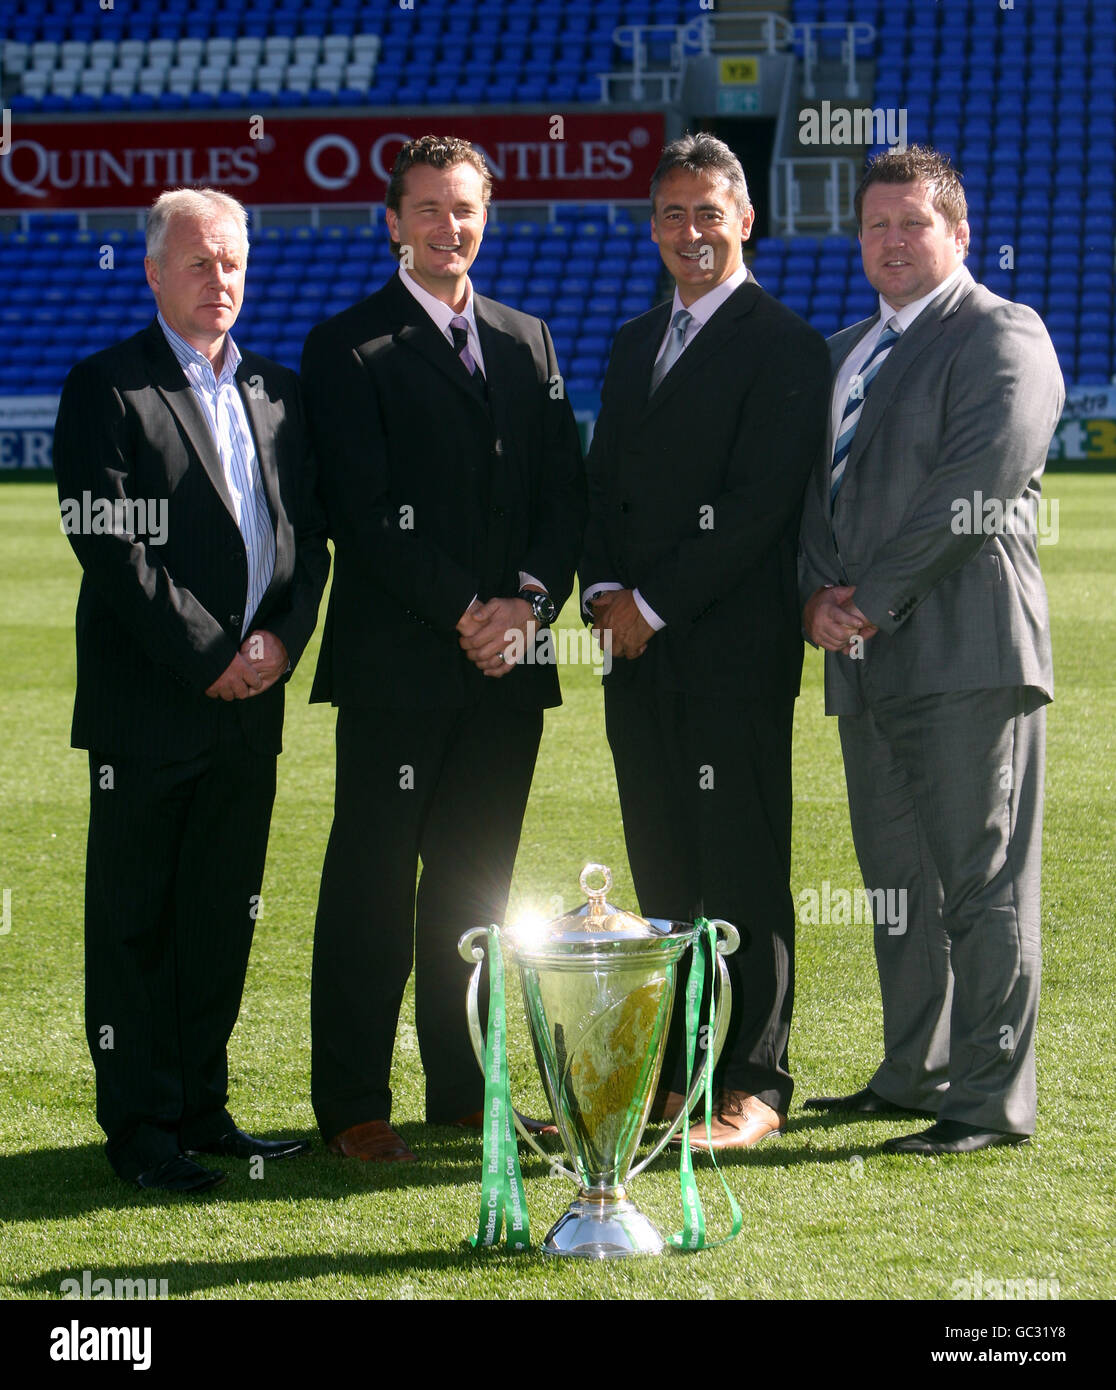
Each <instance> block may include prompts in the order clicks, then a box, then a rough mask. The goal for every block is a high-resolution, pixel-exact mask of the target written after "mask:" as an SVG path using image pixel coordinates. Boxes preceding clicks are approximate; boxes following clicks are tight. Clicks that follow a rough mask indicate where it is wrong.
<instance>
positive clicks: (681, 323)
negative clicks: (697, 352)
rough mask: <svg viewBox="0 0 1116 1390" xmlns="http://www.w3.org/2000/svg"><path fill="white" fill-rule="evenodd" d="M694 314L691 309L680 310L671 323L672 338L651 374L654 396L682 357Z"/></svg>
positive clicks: (669, 339) (668, 340)
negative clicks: (687, 331)
mask: <svg viewBox="0 0 1116 1390" xmlns="http://www.w3.org/2000/svg"><path fill="white" fill-rule="evenodd" d="M693 318H694V316H693V314H691V313H690V311H689V309H679V310H678V312H677V313H676V314H675V316H674V318H672V319H671V321H670V337H669V338H668V339H667V345H666V347H665V348H664V349H663V355H662V356H661V357H660V358H659V360H658V361H657V362H656V363H655V367H654V370H653V371H652V373H651V394H652V395H654V394H655V392H656V391H657V390H658V389H659V385H660V383H661V382H662V379H663V377H665V376H666V374H667V372H669V371H670V369H671V367H673V366H674V364H675V362H677V361H678V359H679V358H680V357H681V356H682V349H683V348H684V347H685V346H686V329H687V328H689V326H690V324H691V323H692V322H693Z"/></svg>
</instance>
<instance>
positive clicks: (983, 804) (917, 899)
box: [838, 687, 1046, 1134]
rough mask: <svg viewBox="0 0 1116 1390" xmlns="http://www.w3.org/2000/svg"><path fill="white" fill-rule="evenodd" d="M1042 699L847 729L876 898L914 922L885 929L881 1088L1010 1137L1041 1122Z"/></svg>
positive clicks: (857, 832) (856, 721)
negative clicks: (1037, 1043) (1037, 1038)
mask: <svg viewBox="0 0 1116 1390" xmlns="http://www.w3.org/2000/svg"><path fill="white" fill-rule="evenodd" d="M1042 698H1043V697H1042V696H1041V695H1040V694H1039V693H1038V692H1036V691H1032V690H1030V689H1029V688H1026V687H1020V688H1014V687H1009V688H1005V689H993V690H968V691H960V692H953V693H948V694H941V695H928V696H923V697H920V698H905V697H901V696H889V697H886V698H876V699H873V700H872V701H871V705H870V708H869V709H868V710H866V711H865V712H864V713H862V714H859V715H842V716H841V717H840V719H839V721H838V722H839V728H840V734H841V749H842V753H843V754H844V760H845V776H846V780H847V783H848V794H849V814H850V818H851V821H852V833H853V842H854V844H855V846H856V853H857V858H858V860H859V862H860V869H861V873H862V874H863V876H864V883H865V886H866V887H867V888H868V889H869V890H878V889H883V890H885V894H886V892H887V890H892V892H893V897H892V899H891V902H892V905H893V906H898V907H899V908H901V909H902V910H901V911H898V912H892V913H891V918H892V920H891V921H885V920H881V917H880V915H879V914H878V913H877V916H876V923H877V925H876V926H875V929H874V931H875V947H876V963H877V967H878V970H879V976H880V991H881V994H882V996H883V1025H884V1060H883V1062H882V1063H881V1065H880V1067H879V1069H878V1070H877V1071H876V1073H875V1075H874V1076H873V1077H872V1079H871V1081H870V1083H869V1084H870V1085H871V1087H872V1089H873V1090H874V1091H876V1092H878V1093H879V1094H880V1095H881V1096H883V1097H884V1098H885V1099H887V1100H891V1101H894V1102H896V1103H897V1104H899V1105H905V1106H909V1107H910V1108H912V1109H918V1110H927V1111H932V1112H937V1114H938V1116H939V1118H941V1119H951V1120H961V1121H964V1122H965V1123H967V1124H975V1125H978V1126H980V1127H981V1128H983V1129H994V1130H1000V1131H1002V1132H1004V1133H1011V1134H1030V1133H1031V1132H1032V1131H1033V1130H1034V1125H1035V1054H1034V1032H1035V1021H1036V1017H1037V1012H1038V994H1039V979H1040V974H1041V951H1040V944H1039V913H1040V901H1039V899H1040V886H1041V862H1042V788H1043V765H1044V753H1045V731H1046V711H1045V707H1044V706H1043V704H1042V703H1041V701H1042ZM875 901H876V902H877V903H883V902H884V901H885V897H883V896H879V897H877V898H876V899H875ZM894 919H898V920H894Z"/></svg>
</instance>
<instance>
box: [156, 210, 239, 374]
mask: <svg viewBox="0 0 1116 1390" xmlns="http://www.w3.org/2000/svg"><path fill="white" fill-rule="evenodd" d="M247 261H248V251H247V248H246V247H245V245H244V238H243V236H242V235H241V231H240V227H239V226H238V225H237V223H236V222H235V221H233V219H232V218H231V217H227V216H222V215H221V214H220V213H216V214H214V215H212V216H202V217H190V216H186V215H184V214H179V216H177V217H172V218H171V220H170V223H169V224H168V226H167V235H166V240H165V241H164V242H163V251H162V254H161V255H160V257H159V259H158V261H153V260H152V259H151V257H150V256H148V257H147V258H146V259H145V260H144V263H143V265H144V269H145V270H146V271H147V283H148V284H149V285H150V286H151V292H152V294H153V295H154V296H155V300H156V303H157V304H158V305H159V309H160V311H161V313H162V315H163V317H164V318H165V319H166V321H167V322H168V323H169V324H170V326H171V327H172V328H173V329H174V331H175V332H176V333H178V334H180V335H181V336H182V337H183V338H185V339H186V341H187V342H188V343H189V344H190V345H191V347H195V348H197V349H198V351H199V352H204V351H206V350H207V349H208V348H210V347H211V346H212V345H213V343H215V342H216V341H217V340H218V339H220V338H222V337H223V336H224V334H226V333H227V332H228V331H229V329H230V328H231V327H232V326H233V324H234V323H235V322H236V316H237V314H239V313H240V305H241V301H242V300H243V298H244V270H245V266H246V265H247Z"/></svg>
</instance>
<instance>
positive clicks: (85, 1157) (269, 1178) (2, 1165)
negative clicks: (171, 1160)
mask: <svg viewBox="0 0 1116 1390" xmlns="http://www.w3.org/2000/svg"><path fill="white" fill-rule="evenodd" d="M398 1132H399V1133H400V1134H401V1135H402V1136H403V1138H404V1139H406V1140H407V1142H408V1144H409V1145H410V1146H411V1148H412V1149H413V1150H414V1151H415V1152H416V1153H417V1154H418V1162H417V1163H364V1162H362V1161H361V1160H359V1159H352V1158H338V1157H336V1156H335V1155H333V1154H331V1153H329V1152H328V1151H327V1150H326V1148H325V1146H324V1145H323V1144H322V1143H320V1141H318V1140H317V1139H315V1141H314V1148H313V1149H312V1150H311V1152H310V1153H309V1154H307V1155H305V1156H304V1157H299V1158H291V1159H283V1160H273V1161H272V1162H270V1163H265V1164H264V1165H263V1171H262V1175H261V1176H260V1177H258V1178H252V1177H251V1169H252V1165H251V1164H250V1163H248V1162H246V1161H245V1160H243V1159H240V1160H238V1159H218V1158H216V1157H213V1156H207V1155H202V1156H200V1159H199V1161H200V1162H202V1163H203V1164H204V1165H205V1166H206V1167H209V1168H220V1169H221V1170H222V1171H223V1172H224V1173H226V1174H227V1175H228V1181H227V1182H225V1183H223V1184H222V1185H221V1186H220V1187H217V1188H213V1189H211V1190H210V1191H209V1192H204V1193H201V1194H200V1195H199V1196H188V1195H187V1196H181V1195H176V1194H174V1193H169V1192H146V1191H140V1190H139V1189H138V1188H134V1187H132V1186H131V1185H130V1184H128V1183H125V1182H122V1181H121V1180H120V1179H119V1178H117V1177H116V1176H115V1175H114V1173H113V1172H112V1169H111V1168H110V1167H109V1164H108V1160H107V1159H106V1158H105V1154H104V1150H103V1149H102V1148H101V1147H100V1146H99V1145H96V1144H83V1145H80V1146H78V1147H74V1148H65V1149H33V1150H28V1151H25V1152H23V1153H16V1154H2V1155H0V1218H2V1219H3V1220H5V1221H10V1222H19V1221H42V1220H60V1219H64V1218H66V1217H71V1216H79V1215H82V1214H86V1213H90V1212H93V1211H100V1210H107V1211H114V1210H116V1211H127V1210H130V1209H132V1208H136V1207H160V1206H163V1207H169V1208H182V1207H183V1206H184V1205H186V1206H193V1205H196V1204H198V1203H202V1202H258V1201H260V1200H261V1199H262V1200H265V1201H269V1200H270V1201H284V1202H289V1201H291V1200H293V1199H298V1198H300V1197H306V1198H313V1199H314V1200H315V1201H322V1200H326V1201H329V1200H334V1199H344V1198H347V1197H351V1196H352V1195H353V1194H354V1193H362V1192H392V1191H405V1190H408V1189H411V1188H432V1187H460V1186H462V1185H466V1184H469V1183H478V1184H479V1181H480V1173H481V1141H480V1136H479V1135H477V1136H475V1137H474V1136H472V1135H468V1136H466V1135H460V1134H455V1133H454V1132H453V1131H449V1130H447V1129H446V1128H444V1127H441V1126H433V1125H430V1126H427V1125H418V1124H416V1125H407V1124H403V1125H400V1126H399V1127H398ZM451 1135H452V1137H449V1136H451ZM260 1137H261V1138H276V1139H278V1138H282V1137H286V1136H282V1135H279V1134H264V1135H261V1136H260ZM522 1152H523V1151H522V1150H521V1153H522ZM555 1152H556V1156H558V1153H557V1150H556V1151H555ZM523 1157H524V1168H525V1171H526V1167H527V1164H526V1155H525V1154H524V1156H523ZM532 1162H535V1163H537V1164H538V1167H539V1169H540V1171H541V1172H545V1169H544V1168H543V1165H542V1160H541V1159H534V1158H533V1157H532Z"/></svg>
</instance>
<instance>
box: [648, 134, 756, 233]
mask: <svg viewBox="0 0 1116 1390" xmlns="http://www.w3.org/2000/svg"><path fill="white" fill-rule="evenodd" d="M679 169H680V170H681V171H682V172H683V173H685V174H697V175H699V176H700V175H702V174H713V175H716V176H717V177H719V178H722V179H724V180H725V182H726V183H727V184H728V186H729V187H730V188H731V190H732V195H733V198H734V200H735V202H736V210H737V212H739V213H740V216H741V217H743V216H744V214H745V213H746V212H747V211H748V209H749V208H750V207H751V206H752V204H751V201H750V200H749V198H748V182H747V180H746V179H745V177H744V170H743V169H742V168H741V167H740V161H739V159H737V157H736V156H735V155H734V154H733V152H732V151H731V150H730V149H729V147H728V146H727V145H726V144H725V142H724V141H723V140H718V139H717V137H716V136H715V135H707V134H705V133H704V132H701V133H699V134H697V135H690V134H689V133H687V134H686V135H681V136H679V138H678V139H677V140H672V141H671V142H670V144H669V145H667V146H666V147H665V148H664V150H663V152H662V154H661V155H660V156H659V162H658V164H657V165H656V167H655V172H654V173H653V174H652V175H651V208H652V211H654V208H655V198H656V196H657V195H658V192H659V185H660V184H661V183H662V181H663V180H664V179H665V178H666V177H667V175H668V174H673V173H674V172H675V171H676V170H679Z"/></svg>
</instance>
